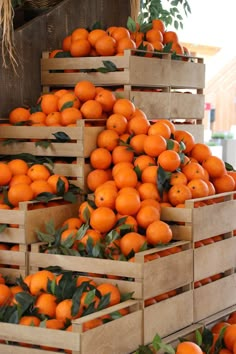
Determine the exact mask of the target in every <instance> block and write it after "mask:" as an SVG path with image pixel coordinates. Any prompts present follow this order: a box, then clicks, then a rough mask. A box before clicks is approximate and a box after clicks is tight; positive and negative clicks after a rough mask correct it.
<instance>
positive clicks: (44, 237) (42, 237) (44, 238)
mask: <svg viewBox="0 0 236 354" xmlns="http://www.w3.org/2000/svg"><path fill="white" fill-rule="evenodd" d="M36 235H37V238H38V240H39V241H41V242H47V243H49V244H50V245H51V244H52V243H54V242H55V236H54V235H51V234H46V233H44V232H41V231H39V230H36Z"/></svg>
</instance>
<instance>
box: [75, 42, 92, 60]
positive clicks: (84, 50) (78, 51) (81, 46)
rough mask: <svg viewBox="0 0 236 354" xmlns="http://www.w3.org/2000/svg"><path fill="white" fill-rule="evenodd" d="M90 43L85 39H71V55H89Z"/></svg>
mask: <svg viewBox="0 0 236 354" xmlns="http://www.w3.org/2000/svg"><path fill="white" fill-rule="evenodd" d="M90 50H91V45H90V43H89V41H88V40H87V39H83V38H81V39H76V40H72V42H71V45H70V54H71V56H72V57H87V56H89V53H90Z"/></svg>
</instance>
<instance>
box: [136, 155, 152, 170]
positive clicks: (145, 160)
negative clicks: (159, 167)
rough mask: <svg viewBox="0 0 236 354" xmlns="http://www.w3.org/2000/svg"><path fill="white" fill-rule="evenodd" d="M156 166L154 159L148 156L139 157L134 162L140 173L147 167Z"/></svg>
mask: <svg viewBox="0 0 236 354" xmlns="http://www.w3.org/2000/svg"><path fill="white" fill-rule="evenodd" d="M152 165H156V162H155V159H154V157H152V156H149V155H145V154H143V155H139V156H137V157H136V158H135V160H134V166H135V167H137V168H138V169H139V170H140V171H141V172H142V171H143V170H144V169H145V168H146V167H148V166H152Z"/></svg>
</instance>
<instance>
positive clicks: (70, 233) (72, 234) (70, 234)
mask: <svg viewBox="0 0 236 354" xmlns="http://www.w3.org/2000/svg"><path fill="white" fill-rule="evenodd" d="M77 231H78V229H76V228H75V229H67V230H65V231H63V232H62V233H61V238H60V242H61V244H62V245H64V244H65V242H67V241H68V239H69V240H70V239H72V241H75V238H76V235H77Z"/></svg>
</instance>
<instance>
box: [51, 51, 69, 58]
mask: <svg viewBox="0 0 236 354" xmlns="http://www.w3.org/2000/svg"><path fill="white" fill-rule="evenodd" d="M70 57H71V54H70V52H66V51H65V52H64V51H63V52H58V53H56V54H55V56H54V58H70Z"/></svg>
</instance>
